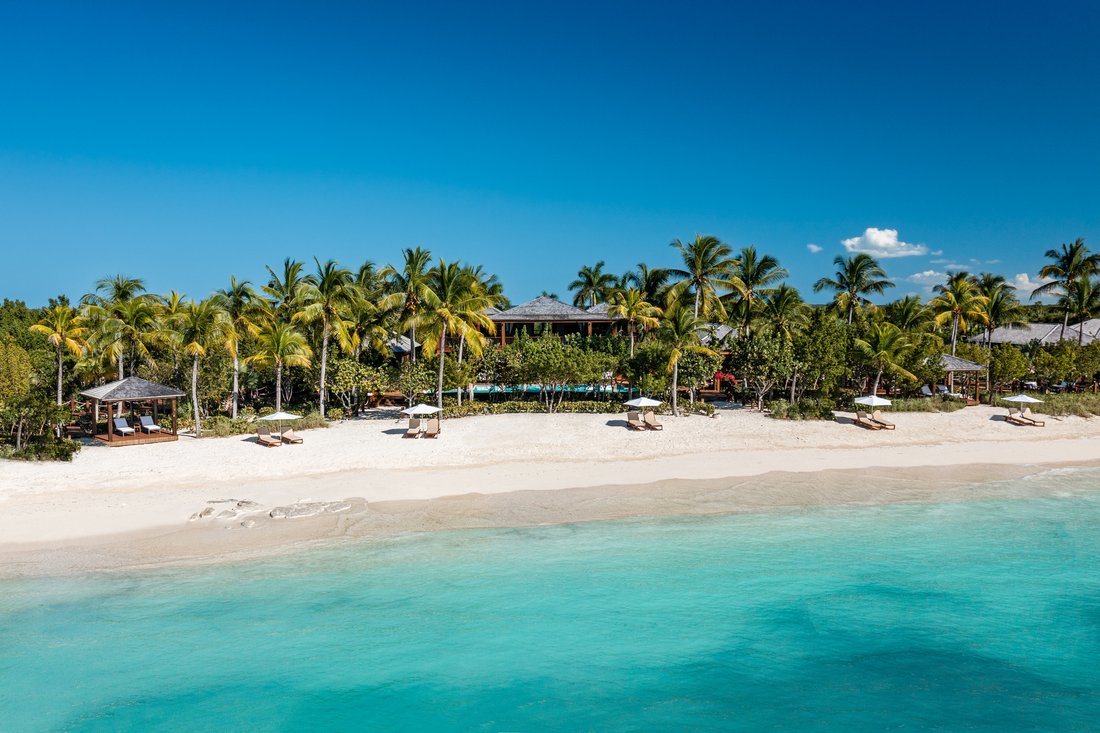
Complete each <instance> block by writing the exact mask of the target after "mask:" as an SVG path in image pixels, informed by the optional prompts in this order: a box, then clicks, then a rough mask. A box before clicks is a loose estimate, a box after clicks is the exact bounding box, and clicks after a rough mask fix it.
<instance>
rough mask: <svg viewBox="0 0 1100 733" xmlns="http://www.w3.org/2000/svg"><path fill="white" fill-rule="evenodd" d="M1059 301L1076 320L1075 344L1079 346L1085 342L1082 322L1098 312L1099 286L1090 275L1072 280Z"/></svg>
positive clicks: (1099, 303) (1099, 304)
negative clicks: (1067, 290)
mask: <svg viewBox="0 0 1100 733" xmlns="http://www.w3.org/2000/svg"><path fill="white" fill-rule="evenodd" d="M1059 303H1060V305H1062V307H1063V308H1064V309H1065V311H1066V313H1068V314H1069V315H1070V317H1072V318H1073V320H1075V321H1078V326H1077V345H1078V346H1081V345H1082V344H1083V343H1084V342H1085V329H1084V323H1083V322H1084V321H1087V320H1088V319H1090V318H1095V317H1096V315H1097V314H1100V287H1097V285H1096V281H1095V280H1093V279H1092V278H1091V277H1083V278H1080V279H1077V280H1074V281H1073V284H1072V285H1070V286H1069V292H1067V293H1066V294H1065V295H1063V296H1062V299H1061V300H1060V301H1059Z"/></svg>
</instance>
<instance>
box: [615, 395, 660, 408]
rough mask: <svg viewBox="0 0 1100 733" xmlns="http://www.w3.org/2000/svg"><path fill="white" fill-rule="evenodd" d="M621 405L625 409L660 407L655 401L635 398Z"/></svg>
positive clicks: (646, 398)
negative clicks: (624, 406) (625, 407)
mask: <svg viewBox="0 0 1100 733" xmlns="http://www.w3.org/2000/svg"><path fill="white" fill-rule="evenodd" d="M623 404H624V405H626V406H627V407H659V406H660V405H661V403H660V402H658V401H657V400H652V399H650V398H648V397H635V398H634V399H632V400H627V401H626V402H624V403H623Z"/></svg>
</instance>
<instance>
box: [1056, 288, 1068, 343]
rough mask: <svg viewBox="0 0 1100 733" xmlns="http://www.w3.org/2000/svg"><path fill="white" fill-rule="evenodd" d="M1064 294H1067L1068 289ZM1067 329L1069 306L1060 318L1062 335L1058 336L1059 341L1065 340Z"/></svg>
mask: <svg viewBox="0 0 1100 733" xmlns="http://www.w3.org/2000/svg"><path fill="white" fill-rule="evenodd" d="M1066 292H1067V293H1068V292H1069V289H1068V288H1067V289H1066ZM1067 328H1069V306H1066V313H1065V315H1064V316H1063V317H1062V335H1060V336H1059V337H1058V340H1059V341H1064V340H1065V338H1066V329H1067Z"/></svg>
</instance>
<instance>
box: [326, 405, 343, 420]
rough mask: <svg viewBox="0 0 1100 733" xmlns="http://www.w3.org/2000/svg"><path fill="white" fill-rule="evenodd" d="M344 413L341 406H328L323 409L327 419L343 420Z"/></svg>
mask: <svg viewBox="0 0 1100 733" xmlns="http://www.w3.org/2000/svg"><path fill="white" fill-rule="evenodd" d="M344 414H345V413H344V408H343V407H330V408H329V409H328V410H326V411H325V416H326V417H328V419H329V420H343V419H344Z"/></svg>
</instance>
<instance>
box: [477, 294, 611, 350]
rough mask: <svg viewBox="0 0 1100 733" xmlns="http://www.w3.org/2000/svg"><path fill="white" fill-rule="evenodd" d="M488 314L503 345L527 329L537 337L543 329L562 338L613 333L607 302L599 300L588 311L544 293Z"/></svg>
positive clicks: (528, 332) (488, 310) (487, 312)
mask: <svg viewBox="0 0 1100 733" xmlns="http://www.w3.org/2000/svg"><path fill="white" fill-rule="evenodd" d="M485 313H486V315H488V316H489V320H491V321H492V322H493V323H495V324H496V327H497V336H496V339H497V340H499V342H500V345H501V346H504V345H505V344H510V343H512V342H513V341H515V339H516V336H517V334H519V332H520V331H526V332H527V334H528V335H529V336H537V335H538V334H539V333H541V332H543V331H544V330H549V332H550V333H553V334H555V335H557V336H563V337H564V336H568V335H570V334H576V335H578V336H593V335H610V334H612V333H613V332H614V328H613V326H612V324H613V322H614V319H612V318H611V317H610V316H609V315H608V313H607V304H606V303H599V304H597V305H594V306H592V307H591V308H588V309H587V310H585V309H583V308H577V307H576V306H572V305H569V304H568V303H563V302H561V301H560V300H557V299H555V298H550V297H548V296H545V295H544V296H540V297H538V298H535V299H534V300H529V301H527V302H526V303H523V304H521V305H517V306H516V307H514V308H509V309H508V310H506V311H501V310H497V309H496V308H492V309H486V311H485Z"/></svg>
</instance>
